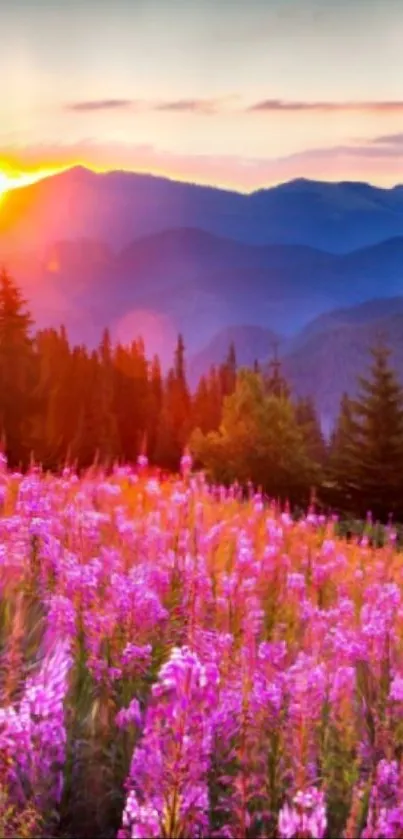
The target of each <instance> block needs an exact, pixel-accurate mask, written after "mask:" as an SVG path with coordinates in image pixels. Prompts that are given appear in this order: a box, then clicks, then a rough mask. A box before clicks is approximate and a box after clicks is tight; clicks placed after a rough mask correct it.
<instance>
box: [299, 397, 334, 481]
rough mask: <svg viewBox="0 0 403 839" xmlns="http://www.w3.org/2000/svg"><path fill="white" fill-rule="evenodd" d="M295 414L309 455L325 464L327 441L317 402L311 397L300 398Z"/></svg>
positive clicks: (316, 461)
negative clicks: (317, 409) (316, 405)
mask: <svg viewBox="0 0 403 839" xmlns="http://www.w3.org/2000/svg"><path fill="white" fill-rule="evenodd" d="M295 416H296V420H297V423H298V425H299V427H300V428H301V431H302V434H303V437H304V440H305V444H306V447H307V452H308V454H309V457H310V458H311V459H312V460H313V461H315V463H319V464H321V465H322V466H323V465H324V463H325V460H326V443H325V439H324V436H323V433H322V428H321V425H320V420H319V417H318V414H317V411H316V407H315V403H314V401H313V399H311V397H309V396H307V397H304V398H302V399H298V401H297V403H296V406H295Z"/></svg>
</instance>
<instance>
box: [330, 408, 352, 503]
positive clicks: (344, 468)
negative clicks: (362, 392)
mask: <svg viewBox="0 0 403 839" xmlns="http://www.w3.org/2000/svg"><path fill="white" fill-rule="evenodd" d="M356 434H357V423H356V420H355V419H354V416H353V405H352V400H351V399H350V398H349V397H348V395H347V394H346V393H344V394H343V396H342V398H341V402H340V410H339V416H338V418H337V422H336V426H335V428H334V431H333V433H332V435H331V439H330V444H329V457H328V462H327V468H326V477H327V482H326V484H327V487H328V491H327V493H326V497H327V500H328V501H329V504H330V506H331V507H332V508H333V509H334V510H338V511H339V512H342V513H351V512H352V508H353V496H354V497H356V496H357V492H358V489H359V487H358V485H357V476H356V462H355V454H354V452H355V445H356V444H355V438H356Z"/></svg>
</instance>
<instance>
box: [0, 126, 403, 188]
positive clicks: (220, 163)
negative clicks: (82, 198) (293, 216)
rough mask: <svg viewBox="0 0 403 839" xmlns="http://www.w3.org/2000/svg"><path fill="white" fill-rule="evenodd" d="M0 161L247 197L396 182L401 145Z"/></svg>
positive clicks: (60, 147) (111, 151) (43, 151)
mask: <svg viewBox="0 0 403 839" xmlns="http://www.w3.org/2000/svg"><path fill="white" fill-rule="evenodd" d="M378 140H379V138H378ZM1 159H3V160H5V161H6V162H8V163H9V164H10V165H12V166H14V168H16V169H20V170H22V171H35V170H37V169H52V168H64V167H67V166H72V165H77V164H82V165H85V166H88V167H90V168H91V167H92V168H94V169H98V170H110V169H127V170H129V171H137V172H147V173H151V174H154V175H160V176H163V177H170V178H172V179H178V180H186V181H192V182H196V183H205V184H212V185H217V186H222V187H227V188H230V189H239V190H241V191H246V192H247V191H251V190H254V189H258V188H260V187H263V186H268V185H271V184H275V183H280V182H282V181H287V180H291V179H293V178H298V177H307V178H314V179H321V180H322V179H323V180H345V179H347V180H355V179H360V180H368V181H371V182H374V183H376V182H379V183H383V184H390V185H392V184H393V183H396V182H398V181H399V178H400V173H401V171H402V145H401V143H399V142H390V143H380V142H377V138H375V140H374V141H373V142H372V143H367V144H364V143H361V144H351V145H348V144H346V145H338V146H333V147H328V148H323V147H322V148H317V149H308V150H306V151H303V152H298V153H295V154H292V155H288V156H286V157H279V158H248V157H240V156H236V155H191V154H188V155H186V154H177V153H173V152H169V151H164V150H162V149H158V148H156V147H155V146H153V145H151V144H148V145H147V144H145V145H138V146H134V145H132V144H129V143H127V144H123V143H109V144H101V143H97V142H96V141H95V140H93V139H86V140H83V141H81V142H78V143H75V144H69V145H67V144H66V145H64V144H62V143H60V144H41V145H37V146H25V147H21V146H20V147H13V146H9V147H3V148H1V147H0V160H1Z"/></svg>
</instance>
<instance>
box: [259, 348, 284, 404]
mask: <svg viewBox="0 0 403 839" xmlns="http://www.w3.org/2000/svg"><path fill="white" fill-rule="evenodd" d="M263 380H264V386H265V391H266V393H268V394H269V393H270V394H272V395H273V396H278V397H283V398H284V399H288V398H289V397H290V388H289V386H288V384H287V381H286V379H285V377H284V374H283V370H282V364H281V361H280V359H279V357H278V344H277V342H275V343H274V352H273V358H272V360H271V361H270V362H269V364H268V367H267V370H266V371H265V373H264V376H263Z"/></svg>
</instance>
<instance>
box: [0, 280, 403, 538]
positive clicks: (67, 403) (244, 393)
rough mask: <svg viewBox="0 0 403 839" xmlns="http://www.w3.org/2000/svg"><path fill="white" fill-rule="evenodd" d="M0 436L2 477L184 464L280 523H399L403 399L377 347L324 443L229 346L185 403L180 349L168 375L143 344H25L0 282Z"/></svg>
mask: <svg viewBox="0 0 403 839" xmlns="http://www.w3.org/2000/svg"><path fill="white" fill-rule="evenodd" d="M0 382H1V390H0V433H1V440H2V447H3V451H4V454H5V455H6V457H7V461H8V464H9V466H10V467H12V468H15V469H20V470H22V471H24V470H26V469H27V468H28V467H29V465H30V464H31V465H32V463H33V462H34V463H37V464H41V468H42V469H43V470H45V471H48V470H49V471H58V470H60V469H61V468H62V467H63V466H65V465H66V464H70V465H73V466H74V467H75V468H77V469H78V470H79V471H81V470H85V469H87V468H89V467H90V466H92V465H94V464H99V465H102V466H103V467H104V468H106V469H108V468H111V467H112V466H113V465H114V464H117V463H126V464H130V463H132V464H133V463H136V462H137V460H138V458H139V457H143V458H144V457H146V458H147V462H148V463H149V464H150V466H153V467H154V468H155V469H156V470H157V471H158V470H159V471H160V472H162V474H163V475H169V474H172V473H175V472H176V471H177V470H178V469H179V464H180V459H181V457H182V455H183V453H184V452H185V451H187V450H188V449H189V450H190V451H191V454H192V457H193V459H194V465H195V466H196V467H197V468H199V469H202V470H204V471H205V472H206V474H207V476H208V477H209V478H211V479H212V480H213V481H215V482H220V483H222V484H224V485H230V484H233V483H234V481H236V482H237V483H238V484H239V486H240V488H241V490H242V491H244V492H247V491H248V487H249V488H250V487H251V486H253V487H255V488H256V487H257V488H258V489H259V490H260V491H261V492H262V493H263V494H264V495H266V496H267V497H269V498H271V499H274V500H276V501H279V502H280V503H282V504H284V503H288V504H289V505H290V506H291V508H292V510H293V511H295V510H298V508H301V509H302V508H306V507H307V506H308V505H309V504H310V503H312V502H313V501H314V503H315V504H316V505H317V507H318V508H319V509H322V510H323V511H325V512H329V511H330V510H331V511H332V512H334V513H336V514H339V515H341V516H342V517H344V518H346V517H358V518H361V519H363V518H365V517H366V516H367V514H368V513H370V514H371V515H372V517H373V518H374V519H376V520H379V521H381V522H384V523H387V522H388V521H389V520H390V519H391V518H393V520H394V521H395V522H399V521H403V390H402V388H401V386H400V383H399V382H398V380H397V377H396V375H395V373H394V370H393V365H392V364H391V359H390V353H389V350H388V348H387V346H385V345H384V344H382V343H379V344H378V345H377V346H375V347H373V348H372V350H371V354H370V353H369V355H368V370H367V371H363V376H362V378H361V380H360V393H359V396H358V398H355V399H352V398H350V397H349V395H348V394H345V395H344V397H343V399H342V402H341V405H340V411H339V417H338V420H337V422H336V425H335V428H334V429H333V432H332V434H331V436H330V439H325V438H324V435H323V433H322V430H321V426H320V421H319V417H318V414H317V410H316V406H315V404H314V403H313V401H312V400H311V399H309V398H299V399H296V398H294V396H293V394H292V392H291V390H290V387H289V385H288V383H287V381H286V380H285V378H284V375H283V371H282V367H281V361H280V360H279V359H277V358H276V357H274V358H273V359H272V360H271V361H269V362H268V363H267V365H265V366H259V364H258V363H257V362H256V363H255V365H254V368H253V369H251V370H248V369H238V366H237V359H236V352H235V348H234V346H233V345H231V346H230V347H229V348H228V354H227V358H226V360H225V361H224V362H223V363H222V364H221V365H220V366H218V367H212V368H211V369H210V370H207V371H206V372H205V374H204V375H203V376H202V377H201V378H200V381H199V383H198V386H197V388H196V389H195V390H194V392H192V391H191V389H190V387H189V385H188V382H187V377H186V348H185V346H184V342H183V339H182V336H181V335H179V336H178V340H177V346H176V349H175V353H174V358H173V363H172V366H171V368H170V369H169V370H168V371H167V372H166V373H163V372H162V367H161V363H160V359H159V358H158V357H157V356H155V357H154V358H152V359H151V360H149V359H147V358H146V353H145V347H144V343H143V341H142V339H141V337H136V338H134V339H133V341H132V343H131V344H130V345H127V346H122V345H120V344H116V345H113V344H112V341H111V337H110V334H109V332H108V330H105V331H104V333H103V335H102V336H101V340H100V343H99V347H98V349H97V350H95V351H92V352H91V351H89V350H88V349H87V348H86V347H85V346H84V345H82V346H71V344H70V343H69V339H68V335H67V333H66V329H65V328H64V327H63V326H61V327H60V328H53V329H46V330H42V331H40V330H39V331H38V330H35V324H34V322H33V319H32V316H31V314H30V312H29V308H28V305H27V302H26V301H25V300H24V298H23V295H22V293H21V291H20V289H19V288H18V286H17V284H16V283H15V282H14V280H13V278H12V277H11V276H10V275H9V274H8V273H7V271H6V270H4V269H3V271H2V273H1V275H0Z"/></svg>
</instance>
